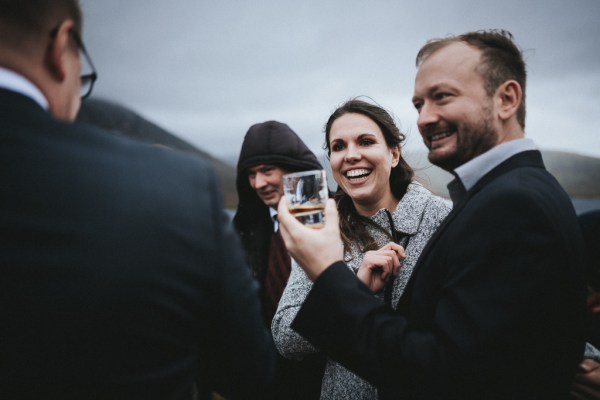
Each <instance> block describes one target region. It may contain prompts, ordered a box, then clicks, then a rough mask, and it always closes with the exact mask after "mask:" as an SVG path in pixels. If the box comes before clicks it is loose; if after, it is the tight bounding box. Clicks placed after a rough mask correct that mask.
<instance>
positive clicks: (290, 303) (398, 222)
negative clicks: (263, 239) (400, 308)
mask: <svg viewBox="0 0 600 400" xmlns="http://www.w3.org/2000/svg"><path fill="white" fill-rule="evenodd" d="M450 209H451V203H450V202H449V201H447V200H444V199H442V198H440V197H437V196H434V195H433V194H431V193H430V192H429V191H428V190H427V189H425V188H424V187H422V186H421V185H420V184H418V183H416V182H413V183H411V184H410V185H409V186H408V190H407V192H406V194H405V195H404V196H403V197H402V199H401V200H400V202H399V203H398V206H397V207H396V210H395V211H394V212H393V214H392V219H393V221H394V227H395V229H396V230H397V231H400V232H402V233H404V234H406V235H408V237H409V240H408V245H407V246H406V249H405V252H406V259H405V260H404V261H403V262H402V268H401V269H400V273H399V274H398V276H397V277H396V278H395V281H394V289H393V292H392V306H393V307H394V308H396V306H397V304H398V300H399V299H400V296H401V295H402V293H403V292H404V288H405V286H406V283H407V282H408V279H409V277H410V275H411V273H412V270H413V267H414V265H415V264H416V262H417V259H418V258H419V255H420V254H421V251H422V250H423V247H424V246H425V244H426V243H427V241H428V240H429V238H430V237H431V235H432V234H433V232H434V231H435V230H436V229H437V227H438V226H439V224H440V223H441V222H442V221H443V220H444V218H445V217H446V215H447V214H448V213H449V212H450ZM371 219H372V220H373V221H374V222H376V223H377V224H378V225H380V226H381V227H383V228H384V229H385V230H386V231H388V232H390V231H391V227H390V223H389V219H388V216H387V212H386V210H385V209H381V210H379V211H378V212H377V213H376V214H375V215H374V216H373V217H371ZM369 233H370V234H371V235H372V237H373V238H374V239H375V240H376V241H377V244H378V245H379V246H380V247H381V246H383V245H385V244H387V242H388V241H389V239H388V238H387V237H386V236H385V235H384V234H383V233H382V232H380V231H378V230H377V229H374V228H370V230H369ZM345 258H346V261H347V264H348V266H349V267H350V268H351V269H352V270H354V271H355V272H356V271H357V270H358V268H359V266H360V264H361V262H362V260H363V254H362V253H361V252H360V251H359V249H358V248H357V247H355V246H354V247H352V248H351V249H350V251H349V252H347V253H346V254H345ZM311 287H312V282H311V281H310V280H309V279H308V277H307V276H306V274H305V273H304V271H302V269H301V268H300V267H299V266H298V265H297V263H296V262H294V261H293V260H292V272H291V275H290V278H289V280H288V283H287V286H286V288H285V291H284V292H283V295H282V297H281V300H280V301H279V306H278V308H277V312H276V314H275V317H274V318H273V322H272V325H271V328H272V333H273V339H274V341H275V345H276V346H277V349H278V350H279V352H280V353H281V354H282V355H283V356H284V357H286V358H290V359H297V360H300V359H302V358H304V357H305V356H306V355H308V354H312V353H316V352H318V351H319V350H318V349H316V348H315V347H314V346H312V345H311V344H310V343H309V342H308V341H306V340H305V339H304V338H303V337H302V336H300V335H299V334H298V333H296V332H295V331H294V330H292V328H291V327H290V325H291V323H292V321H293V320H294V318H295V317H296V314H297V313H298V310H299V309H300V307H301V306H302V303H303V302H304V299H305V298H306V296H307V295H308V293H309V292H310V289H311ZM378 296H380V297H383V296H381V295H378ZM376 398H377V390H376V389H375V388H374V387H373V386H372V385H370V384H369V383H368V382H366V381H364V380H362V379H361V378H359V377H358V376H356V375H355V374H353V373H352V372H350V371H349V370H347V369H346V368H344V367H342V366H341V365H340V364H338V363H336V362H334V361H332V360H328V361H327V366H326V367H325V374H324V376H323V382H322V386H321V399H324V400H331V399H376Z"/></svg>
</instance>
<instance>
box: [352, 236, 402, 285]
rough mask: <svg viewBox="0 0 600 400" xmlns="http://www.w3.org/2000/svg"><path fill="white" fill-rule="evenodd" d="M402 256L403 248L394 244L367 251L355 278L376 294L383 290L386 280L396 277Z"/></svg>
mask: <svg viewBox="0 0 600 400" xmlns="http://www.w3.org/2000/svg"><path fill="white" fill-rule="evenodd" d="M404 256H405V255H404V248H403V247H402V246H400V245H399V244H397V243H394V242H390V243H388V244H386V245H385V246H383V247H382V248H380V249H379V250H372V251H367V252H366V253H365V256H364V258H363V261H362V263H361V264H360V267H359V268H358V272H357V273H356V276H357V277H358V279H360V281H361V282H362V283H364V284H365V285H367V287H368V288H369V289H370V290H371V292H373V293H378V292H380V291H381V290H383V288H384V287H385V284H386V282H387V281H388V280H390V279H393V278H394V277H395V276H396V275H398V272H399V271H400V262H401V261H402V260H404Z"/></svg>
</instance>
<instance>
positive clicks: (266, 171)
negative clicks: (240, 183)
mask: <svg viewBox="0 0 600 400" xmlns="http://www.w3.org/2000/svg"><path fill="white" fill-rule="evenodd" d="M288 172H289V171H287V170H286V169H284V168H281V167H279V166H277V165H273V164H260V165H255V166H253V167H250V168H249V169H248V182H249V183H250V187H251V188H252V189H254V190H255V191H256V194H257V195H258V197H259V198H260V199H261V200H262V202H263V203H265V204H266V205H267V206H268V207H271V208H275V209H276V208H277V205H278V204H279V199H281V196H283V180H282V177H283V175H285V174H287V173H288Z"/></svg>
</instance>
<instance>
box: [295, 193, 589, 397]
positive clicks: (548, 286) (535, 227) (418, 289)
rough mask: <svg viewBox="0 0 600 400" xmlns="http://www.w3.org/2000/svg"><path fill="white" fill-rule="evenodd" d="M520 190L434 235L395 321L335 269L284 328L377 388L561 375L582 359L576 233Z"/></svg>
mask: <svg viewBox="0 0 600 400" xmlns="http://www.w3.org/2000/svg"><path fill="white" fill-rule="evenodd" d="M523 192H524V190H519V191H510V192H508V193H506V192H505V193H501V192H499V193H493V196H489V198H488V199H487V200H486V201H483V202H481V203H479V204H477V202H475V203H476V204H473V205H471V207H470V209H469V211H467V210H463V211H464V212H465V214H463V215H459V216H458V217H457V219H455V220H453V221H452V222H451V223H452V224H453V225H455V226H453V229H452V231H451V232H452V234H451V235H450V236H451V238H449V239H447V240H444V241H443V242H442V240H441V239H438V241H437V242H436V246H435V250H433V249H431V251H432V255H431V256H430V257H429V260H428V261H427V263H426V265H418V266H417V269H415V274H416V275H417V276H415V277H413V278H416V279H417V286H415V290H414V292H412V293H410V296H411V299H412V301H411V309H409V310H408V314H406V315H399V314H395V313H394V311H393V310H391V309H389V308H388V307H386V306H385V305H384V304H382V302H381V301H380V300H378V299H376V298H374V297H373V296H371V295H370V293H369V291H368V289H367V288H366V287H365V286H364V285H362V284H361V283H360V282H358V280H357V279H356V278H355V277H354V276H353V275H352V274H351V273H350V271H348V268H347V267H346V266H345V265H344V264H343V263H341V262H338V263H335V264H333V265H331V266H330V267H329V268H328V269H327V270H326V271H325V272H323V273H322V274H321V276H319V278H318V279H317V280H316V281H315V282H314V286H313V288H312V290H311V292H310V294H309V295H308V296H307V299H306V301H305V302H304V305H303V306H302V308H301V310H300V311H299V312H298V315H297V317H296V319H295V320H294V322H293V324H292V327H293V328H294V329H295V330H296V331H298V332H299V333H300V334H301V335H303V336H304V337H306V338H307V339H309V340H310V341H311V342H312V343H314V345H316V346H318V347H319V348H321V349H322V350H323V351H325V352H326V353H327V354H328V356H329V357H330V358H332V359H334V360H335V361H338V362H340V363H341V364H342V365H344V366H346V367H347V368H349V369H351V370H352V371H354V372H355V373H357V374H358V375H360V376H361V377H363V378H365V379H367V380H369V381H370V382H372V383H373V384H375V385H376V386H379V387H388V388H389V387H393V386H396V387H397V386H398V384H397V383H396V382H398V381H400V380H401V379H404V382H410V381H411V379H412V380H413V381H414V380H418V379H419V378H420V377H423V376H426V377H428V379H431V380H430V385H431V386H436V385H437V386H439V388H440V389H438V390H444V389H449V390H451V391H452V390H454V391H460V390H464V387H461V383H465V382H466V381H467V380H468V379H471V383H470V385H472V387H473V388H474V387H479V388H482V387H490V388H491V389H494V390H495V388H494V386H490V384H499V382H498V380H499V379H501V377H502V376H506V371H513V372H514V374H511V376H514V379H513V381H514V382H513V381H510V382H504V383H503V384H504V385H505V386H509V385H513V386H514V387H518V386H520V385H522V386H523V387H524V389H523V390H524V391H525V390H526V386H525V383H524V382H525V380H526V379H530V378H531V376H532V375H531V373H532V371H538V370H539V368H542V370H546V371H549V373H552V376H545V378H544V379H547V380H548V381H552V380H553V379H555V378H556V379H564V377H568V376H569V371H570V368H572V367H574V365H575V364H574V362H575V363H576V362H577V357H581V355H582V352H583V341H582V342H581V346H580V345H579V343H578V341H577V335H578V332H577V331H578V330H579V328H580V321H581V319H580V316H579V311H580V303H581V305H582V304H583V294H584V291H583V290H581V291H580V289H583V286H582V285H580V283H581V282H582V281H581V279H580V278H581V274H580V271H579V266H578V264H577V262H576V260H577V257H578V256H577V251H576V250H577V246H576V245H573V243H574V241H576V240H577V239H576V237H577V233H576V232H575V230H574V226H573V224H572V223H570V220H569V218H568V217H567V218H562V217H561V214H563V215H564V213H562V211H561V210H560V208H559V207H546V206H544V205H543V202H544V199H543V198H541V199H540V198H536V197H535V196H528V195H526V194H525V195H524V194H522V193H523ZM546 199H551V198H550V197H549V196H548V197H546ZM553 208H554V210H553ZM553 211H554V212H553ZM458 218H462V220H461V221H458ZM456 225H458V226H456ZM448 232H449V231H446V232H444V233H448ZM450 239H451V240H450ZM558 249H560V256H559V255H558V254H557V251H558ZM559 259H560V261H559ZM418 268H421V270H419V269H418ZM419 314H420V315H419ZM407 315H409V316H410V317H409V318H407ZM557 343H561V349H560V350H559V351H557V352H555V353H553V352H551V351H548V349H550V348H553V347H554V348H556V347H557V346H556V344H557ZM562 343H564V345H563V344H562ZM580 347H581V348H580ZM578 353H579V354H578ZM557 360H560V361H557ZM557 363H559V365H562V366H564V367H562V366H561V367H559V368H562V370H560V371H559V368H555V367H552V366H553V365H557ZM548 365H550V366H551V367H550V368H549V369H548V368H546V366H548ZM552 368H554V369H552ZM557 371H559V372H560V373H558V372H557ZM521 372H523V373H521ZM463 386H464V385H463ZM496 387H497V386H496ZM529 387H531V386H529ZM502 390H504V388H502ZM447 393H448V392H447Z"/></svg>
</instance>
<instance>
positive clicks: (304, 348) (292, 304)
mask: <svg viewBox="0 0 600 400" xmlns="http://www.w3.org/2000/svg"><path fill="white" fill-rule="evenodd" d="M311 287H312V282H311V281H310V279H308V277H307V276H306V274H305V273H304V271H303V270H302V269H301V268H300V267H299V266H298V264H297V263H296V261H294V260H293V259H292V271H291V273H290V277H289V279H288V283H287V285H286V287H285V290H284V291H283V294H282V296H281V299H280V300H279V306H278V307H277V312H276V313H275V316H274V317H273V322H272V324H271V332H272V334H273V340H274V341H275V346H276V347H277V350H279V353H280V354H281V355H282V356H284V357H286V358H289V359H293V360H301V359H303V358H304V357H305V356H307V355H310V354H314V353H317V352H318V349H317V348H316V347H314V346H313V345H312V344H311V343H310V342H309V341H307V340H306V339H305V338H303V337H302V336H301V335H299V334H298V332H296V331H294V330H293V329H292V327H291V324H292V321H293V320H294V318H295V317H296V314H297V313H298V310H299V309H300V307H301V306H302V303H303V302H304V299H306V296H307V295H308V293H309V292H310V289H311Z"/></svg>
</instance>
